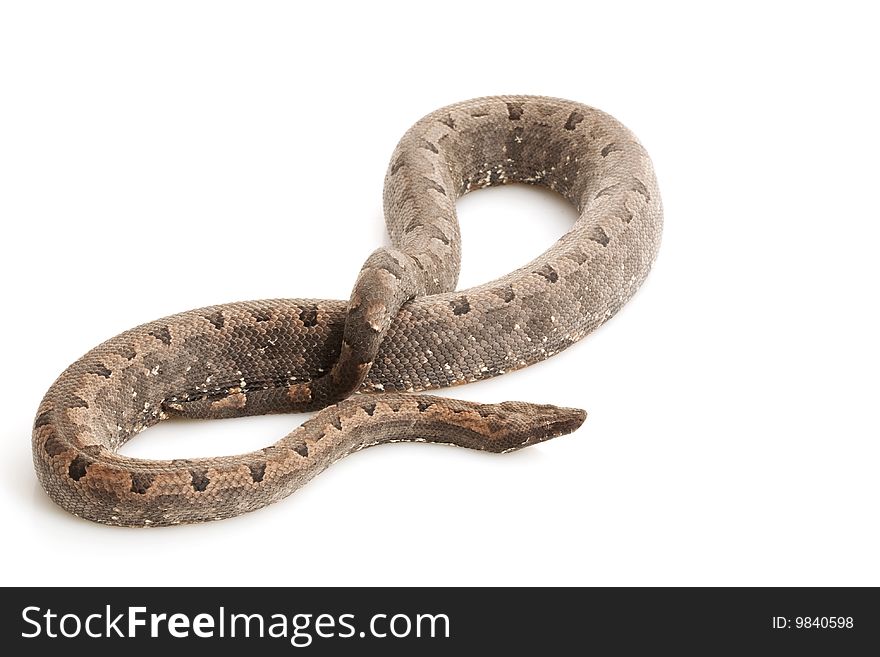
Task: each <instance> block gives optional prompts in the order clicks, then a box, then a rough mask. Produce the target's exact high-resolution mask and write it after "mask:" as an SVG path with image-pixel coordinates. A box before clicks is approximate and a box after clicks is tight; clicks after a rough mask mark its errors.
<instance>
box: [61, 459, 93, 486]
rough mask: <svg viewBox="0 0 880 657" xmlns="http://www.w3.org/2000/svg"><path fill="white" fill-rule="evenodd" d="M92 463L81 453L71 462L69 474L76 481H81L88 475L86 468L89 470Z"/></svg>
mask: <svg viewBox="0 0 880 657" xmlns="http://www.w3.org/2000/svg"><path fill="white" fill-rule="evenodd" d="M91 464H92V462H91V461H90V460H89V459H88V458H86V457H85V456H83V455H82V454H80V455H79V456H77V457H76V458H75V459H73V460H72V461H71V462H70V467H69V468H68V469H67V474H68V476H69V477H70V478H71V479H73V480H74V481H79V480H80V479H82V478H83V477H85V476H86V470H88V468H89V466H90V465H91Z"/></svg>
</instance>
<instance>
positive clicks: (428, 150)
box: [33, 96, 662, 526]
mask: <svg viewBox="0 0 880 657" xmlns="http://www.w3.org/2000/svg"><path fill="white" fill-rule="evenodd" d="M514 182H520V183H529V184H534V185H542V186H544V187H548V188H550V189H552V190H555V191H556V192H558V193H559V194H561V195H562V196H563V197H565V198H566V199H568V200H569V201H570V202H571V203H572V204H574V206H575V207H576V208H577V209H578V212H579V217H578V219H577V221H576V222H575V223H574V225H573V226H572V228H571V230H569V231H568V233H566V234H565V235H564V236H563V237H562V238H561V239H560V240H559V241H558V242H557V243H556V244H555V245H554V246H553V247H552V248H550V249H549V250H548V251H547V252H546V253H544V254H543V255H541V256H539V257H538V258H537V259H535V260H534V261H532V262H530V263H529V264H528V265H526V266H525V267H522V268H520V269H517V270H516V271H514V272H512V273H510V274H508V275H506V276H504V277H502V278H500V279H498V280H495V281H492V282H490V283H486V284H484V285H480V286H478V287H474V288H471V289H469V290H464V291H459V292H455V291H453V290H455V286H456V281H457V278H458V271H459V264H460V238H459V229H458V223H457V219H456V215H455V201H456V199H457V198H458V197H460V196H461V195H463V194H465V193H467V192H468V191H470V190H472V189H477V188H481V187H488V186H492V185H501V184H505V183H514ZM384 206H385V218H386V223H387V227H388V232H389V234H390V237H391V244H392V246H391V248H382V249H379V250H378V251H376V252H374V253H373V254H372V255H371V256H370V257H369V259H368V260H367V262H366V264H365V265H364V267H363V269H362V270H361V272H360V275H359V276H358V279H357V282H356V284H355V286H354V290H353V292H352V295H351V298H350V300H349V302H348V304H347V305H346V303H345V302H342V301H332V300H308V299H283V300H270V301H249V302H242V303H231V304H225V305H220V306H213V307H209V308H202V309H200V310H192V311H189V312H185V313H181V314H179V315H174V316H172V317H168V318H165V319H160V320H158V321H155V322H151V323H149V324H145V325H143V326H140V327H137V328H134V329H131V330H129V331H126V332H125V333H122V334H121V335H118V336H116V337H115V338H112V339H110V340H108V341H107V342H105V343H104V344H102V345H100V346H98V347H96V348H95V349H93V350H91V351H90V352H88V353H87V354H86V355H85V356H83V357H82V358H80V359H79V360H78V361H76V362H75V363H74V364H73V365H71V366H70V367H69V368H67V370H66V371H65V372H64V373H63V374H62V375H61V376H60V377H59V378H58V380H57V381H56V382H55V383H54V384H53V385H52V387H51V388H50V389H49V391H48V392H47V393H46V395H45V398H44V399H43V401H42V403H41V404H40V407H39V410H38V413H37V419H36V422H35V425H34V431H33V456H34V465H35V468H36V472H37V476H38V477H39V480H40V482H41V483H42V485H43V487H44V488H45V489H46V491H47V492H48V493H49V495H50V497H51V498H52V499H53V500H54V501H55V502H57V503H58V504H59V505H61V506H62V507H63V508H65V509H67V510H68V511H70V512H71V513H74V514H76V515H78V516H81V517H83V518H87V519H89V520H94V521H97V522H101V523H106V524H111V525H125V526H145V525H154V526H158V525H173V524H179V523H189V522H199V521H206V520H215V519H221V518H228V517H231V516H235V515H238V514H240V513H244V512H246V511H251V510H254V509H257V508H260V507H262V506H265V505H267V504H270V503H272V502H274V501H276V500H278V499H281V498H283V497H285V496H287V495H289V494H290V493H291V492H292V491H294V490H295V489H296V488H298V487H300V486H302V485H303V484H304V483H306V482H307V481H308V480H309V479H311V478H312V477H313V476H315V475H316V474H318V473H319V472H321V471H322V470H324V469H325V468H326V467H327V466H328V465H329V464H331V463H333V462H334V461H336V460H337V459H339V458H341V457H343V456H345V455H347V454H350V453H352V452H355V451H357V450H360V449H363V448H365V447H369V446H372V445H377V444H381V443H387V442H395V441H426V442H438V443H450V444H454V445H459V446H463V447H470V448H475V449H482V450H488V451H493V452H505V451H510V450H515V449H519V448H521V447H524V446H526V445H532V444H535V443H537V442H540V441H543V440H547V439H549V438H553V437H554V436H558V435H561V434H564V433H568V432H570V431H573V430H574V429H576V428H577V427H578V426H580V424H581V423H582V422H583V420H584V417H585V414H584V412H583V411H580V410H577V409H567V408H557V407H554V406H541V405H536V404H527V403H521V402H505V403H501V404H484V405H480V404H475V403H469V402H463V401H455V400H450V399H445V398H438V397H429V396H425V395H416V394H404V393H413V392H415V391H419V390H427V389H431V388H440V387H445V386H452V385H456V384H459V383H464V382H468V381H476V380H479V379H484V378H488V377H492V376H496V375H498V374H503V373H504V372H507V371H510V370H514V369H517V368H521V367H525V366H527V365H529V364H531V363H535V362H537V361H540V360H543V359H545V358H547V357H549V356H552V355H553V354H556V353H558V352H559V351H561V350H563V349H565V348H566V347H568V346H569V345H571V344H572V343H574V342H576V341H577V340H579V339H580V338H582V337H583V336H584V335H586V334H587V333H589V332H590V331H592V330H593V329H595V328H596V327H597V326H599V325H600V324H602V323H603V322H604V321H606V320H607V319H608V318H609V317H611V316H612V315H614V313H615V312H617V311H618V310H619V309H620V307H621V306H623V304H624V303H626V301H627V300H628V299H629V298H630V297H631V296H632V295H633V294H634V293H635V291H636V289H637V288H638V287H639V285H640V284H641V283H642V281H643V280H644V278H645V276H646V275H647V274H648V271H649V269H650V267H651V264H652V262H653V260H654V257H655V255H656V252H657V248H658V246H659V242H660V233H661V226H662V210H661V204H660V196H659V193H658V190H657V185H656V181H655V178H654V173H653V169H652V166H651V162H650V159H649V158H648V156H647V154H646V153H645V151H644V149H643V148H642V146H641V145H640V144H639V143H638V141H637V140H636V139H635V137H634V136H633V135H632V134H631V133H630V132H629V131H628V130H627V129H626V128H624V127H623V126H622V125H621V124H620V123H618V122H617V121H616V120H614V119H613V118H611V117H610V116H608V115H607V114H605V113H603V112H600V111H598V110H596V109H593V108H590V107H586V106H584V105H580V104H578V103H573V102H570V101H566V100H558V99H552V98H543V97H531V96H499V97H490V98H479V99H475V100H470V101H466V102H462V103H458V104H456V105H451V106H449V107H446V108H443V109H441V110H438V111H436V112H433V113H432V114H429V115H428V116H426V117H425V118H423V119H422V120H420V121H419V122H418V123H416V124H415V125H414V126H413V127H412V128H411V129H410V130H409V131H408V132H407V133H406V134H405V135H404V137H403V138H402V139H401V141H400V143H399V144H398V146H397V148H396V150H395V151H394V154H393V156H392V158H391V164H390V167H389V169H388V173H387V175H386V178H385V193H384ZM356 391H360V392H378V391H382V392H384V394H365V395H355V396H353V397H349V395H350V394H351V393H353V392H356ZM321 408H323V409H324V410H322V411H321V412H320V413H318V414H317V415H316V416H315V417H314V418H312V419H311V420H309V421H307V422H306V423H305V424H303V425H302V426H300V427H299V428H297V429H295V430H294V431H293V432H292V433H290V434H289V435H288V436H286V437H285V438H283V439H281V440H280V441H278V442H277V443H275V444H274V445H272V446H270V447H267V448H265V449H263V450H260V451H256V452H252V453H249V454H242V455H239V456H229V457H220V458H200V459H181V460H173V461H158V460H157V461H153V460H140V459H134V458H129V457H125V456H122V455H120V454H118V453H117V450H118V448H119V447H120V446H121V445H122V444H124V443H125V442H126V441H127V440H129V439H130V438H132V437H133V436H134V435H136V434H137V433H138V432H140V431H142V430H143V429H144V428H146V427H149V426H151V425H153V424H155V423H157V422H159V421H160V420H163V419H165V418H167V417H170V416H185V417H195V418H221V417H238V416H244V415H256V414H262V413H281V412H289V411H302V410H314V409H321Z"/></svg>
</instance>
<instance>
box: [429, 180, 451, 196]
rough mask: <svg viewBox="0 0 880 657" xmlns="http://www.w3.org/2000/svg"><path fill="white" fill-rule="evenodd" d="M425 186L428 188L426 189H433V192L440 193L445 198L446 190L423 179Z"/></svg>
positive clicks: (431, 181)
mask: <svg viewBox="0 0 880 657" xmlns="http://www.w3.org/2000/svg"><path fill="white" fill-rule="evenodd" d="M425 185H427V186H428V189H433V190H434V191H435V192H440V193H441V194H443V196H446V190H445V189H443V188H442V187H441V186H440V185H438V184H437V183H435V182H434V181H433V180H431V179H430V178H425Z"/></svg>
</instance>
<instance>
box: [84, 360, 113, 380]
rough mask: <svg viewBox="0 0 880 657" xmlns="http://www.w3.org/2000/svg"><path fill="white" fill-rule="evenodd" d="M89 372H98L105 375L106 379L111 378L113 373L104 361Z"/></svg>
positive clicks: (99, 374)
mask: <svg viewBox="0 0 880 657" xmlns="http://www.w3.org/2000/svg"><path fill="white" fill-rule="evenodd" d="M88 372H89V374H97V375H98V376H103V377H104V378H105V379H109V378H110V375H111V374H113V372H112V371H111V370H109V369H108V368H107V367H106V366H105V365H104V364H103V363H96V364H95V365H93V366H92V367H91V368H90V369H89V370H88Z"/></svg>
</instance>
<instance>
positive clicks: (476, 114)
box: [471, 110, 489, 119]
mask: <svg viewBox="0 0 880 657" xmlns="http://www.w3.org/2000/svg"><path fill="white" fill-rule="evenodd" d="M471 116H472V117H474V118H475V119H479V118H481V117H483V116H489V112H487V111H486V110H477V111H476V112H471Z"/></svg>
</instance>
